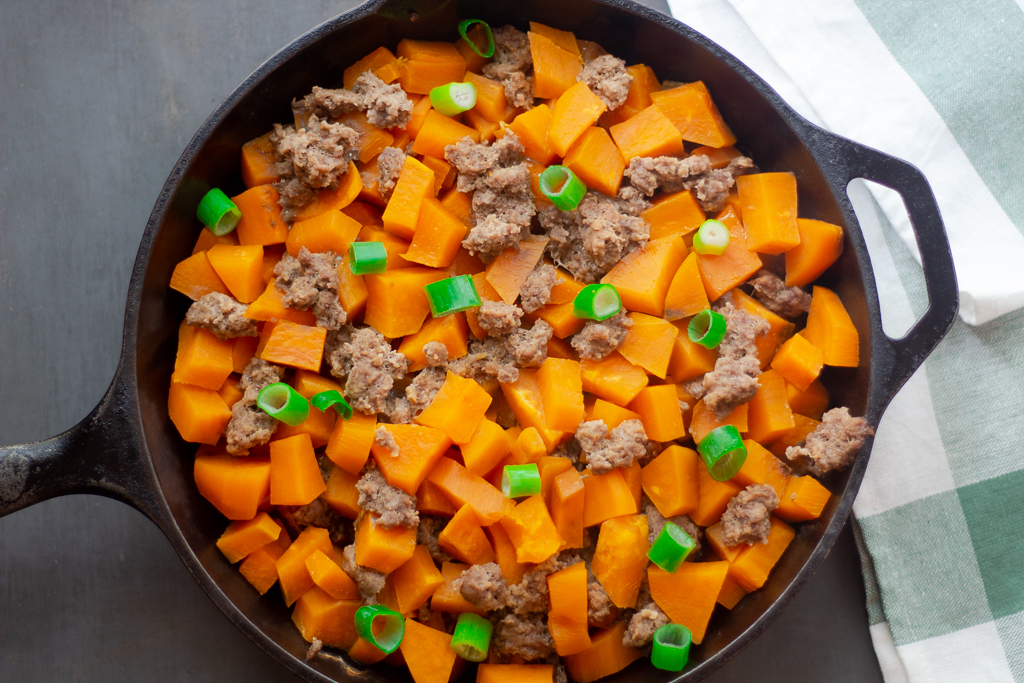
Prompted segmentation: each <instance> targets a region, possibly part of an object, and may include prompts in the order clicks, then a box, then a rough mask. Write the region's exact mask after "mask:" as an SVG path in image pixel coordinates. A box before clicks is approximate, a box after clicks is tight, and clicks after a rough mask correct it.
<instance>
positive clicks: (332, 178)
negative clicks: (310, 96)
mask: <svg viewBox="0 0 1024 683" xmlns="http://www.w3.org/2000/svg"><path fill="white" fill-rule="evenodd" d="M270 142H271V144H272V145H273V146H274V150H275V151H276V152H277V154H278V155H279V156H280V157H281V158H282V160H283V161H282V162H281V163H279V164H278V165H277V169H278V173H279V174H280V175H281V180H280V182H278V183H276V184H275V187H276V188H277V190H278V192H280V194H281V197H280V199H279V202H280V204H281V216H282V218H284V220H285V221H287V222H289V223H291V222H292V221H293V220H294V219H295V216H296V215H297V214H298V212H299V210H300V209H301V208H302V207H303V206H305V205H306V204H308V203H309V202H310V201H312V199H313V197H314V193H313V190H315V189H320V188H327V187H333V186H334V185H335V184H336V183H337V182H338V179H339V178H340V177H341V176H342V174H344V173H345V172H346V171H347V170H348V164H349V162H350V161H352V160H353V159H355V158H356V157H357V156H358V155H359V133H357V132H356V131H355V130H353V129H352V128H349V127H348V126H346V125H344V124H341V123H330V122H329V121H323V120H321V119H320V118H319V117H318V116H317V115H316V114H310V116H309V119H308V121H307V122H306V124H305V126H304V127H300V128H298V129H296V128H295V126H282V125H281V124H279V123H275V124H274V132H273V133H271V134H270Z"/></svg>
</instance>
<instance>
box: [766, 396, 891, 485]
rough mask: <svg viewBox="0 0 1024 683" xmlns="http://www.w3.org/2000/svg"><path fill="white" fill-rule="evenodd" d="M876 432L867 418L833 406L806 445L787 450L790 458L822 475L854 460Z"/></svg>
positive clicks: (845, 465)
mask: <svg viewBox="0 0 1024 683" xmlns="http://www.w3.org/2000/svg"><path fill="white" fill-rule="evenodd" d="M874 433H875V430H874V428H873V427H872V426H871V425H869V424H868V421H867V420H865V419H864V418H863V417H851V416H850V411H849V410H848V409H847V408H833V409H832V410H830V411H828V412H827V413H825V414H824V415H823V416H822V418H821V424H820V425H818V426H817V428H816V429H815V430H814V431H813V432H811V433H810V434H809V435H808V436H807V438H806V439H804V442H803V444H802V445H796V446H790V447H789V448H787V449H786V457H787V458H789V459H790V460H791V461H793V462H794V463H797V464H801V465H804V466H806V467H808V468H809V469H810V470H811V472H813V473H814V474H816V475H818V476H821V475H823V474H825V473H826V472H831V471H832V470H841V469H844V468H846V467H849V466H850V465H851V464H852V463H853V459H854V457H855V456H856V455H857V452H858V451H859V450H860V447H861V446H863V445H864V440H865V439H866V438H868V437H869V436H871V435H873V434H874Z"/></svg>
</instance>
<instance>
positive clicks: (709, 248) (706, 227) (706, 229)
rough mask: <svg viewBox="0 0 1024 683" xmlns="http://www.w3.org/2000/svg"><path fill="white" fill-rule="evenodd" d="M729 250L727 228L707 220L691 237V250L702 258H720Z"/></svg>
mask: <svg viewBox="0 0 1024 683" xmlns="http://www.w3.org/2000/svg"><path fill="white" fill-rule="evenodd" d="M728 248H729V228H727V227H726V226H725V223H723V222H721V221H716V220H715V219H714V218H709V219H708V220H706V221H704V222H703V223H701V224H700V228H698V229H697V232H696V233H694V235H693V250H694V251H695V252H697V253H698V254H700V255H702V256H721V255H722V254H724V253H725V250H726V249H728Z"/></svg>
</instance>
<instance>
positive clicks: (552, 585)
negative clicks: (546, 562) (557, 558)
mask: <svg viewBox="0 0 1024 683" xmlns="http://www.w3.org/2000/svg"><path fill="white" fill-rule="evenodd" d="M641 571H643V570H641ZM547 584H548V595H549V597H550V600H551V609H550V610H549V611H548V630H549V631H551V637H552V639H553V640H554V641H555V651H556V652H557V653H558V654H559V655H562V656H565V655H572V654H576V653H577V652H582V651H583V650H586V649H587V648H588V647H590V633H589V632H588V630H587V566H586V564H584V563H583V562H577V563H576V564H574V565H571V566H569V567H566V568H564V569H560V570H559V571H557V572H554V573H552V574H548V576H547Z"/></svg>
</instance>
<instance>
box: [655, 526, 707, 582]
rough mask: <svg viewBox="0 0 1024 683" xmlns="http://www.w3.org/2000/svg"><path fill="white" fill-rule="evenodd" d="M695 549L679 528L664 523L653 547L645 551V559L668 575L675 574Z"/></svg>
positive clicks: (687, 535) (691, 541)
mask: <svg viewBox="0 0 1024 683" xmlns="http://www.w3.org/2000/svg"><path fill="white" fill-rule="evenodd" d="M696 547H697V544H696V543H694V542H693V539H692V538H690V534H688V533H686V532H685V531H683V530H682V529H681V528H679V525H677V524H675V523H674V522H665V526H664V527H662V529H661V532H660V533H659V534H658V537H657V538H656V539H654V545H652V546H651V548H650V550H648V551H647V558H648V559H649V560H650V561H651V562H653V563H654V564H656V565H658V566H659V567H661V568H662V569H664V570H665V571H667V572H668V573H669V574H675V573H676V570H677V569H679V565H681V564H682V563H683V562H684V561H685V560H686V558H687V556H688V555H689V554H690V553H691V552H693V549H694V548H696Z"/></svg>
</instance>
